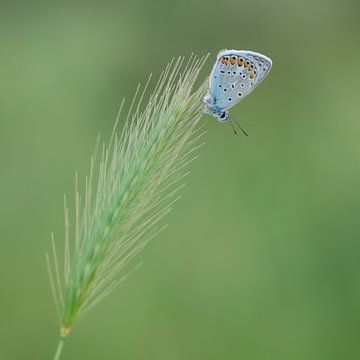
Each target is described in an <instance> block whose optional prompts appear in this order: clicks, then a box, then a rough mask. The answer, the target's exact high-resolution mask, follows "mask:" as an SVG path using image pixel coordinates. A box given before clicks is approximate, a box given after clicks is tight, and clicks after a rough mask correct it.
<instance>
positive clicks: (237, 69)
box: [203, 50, 272, 134]
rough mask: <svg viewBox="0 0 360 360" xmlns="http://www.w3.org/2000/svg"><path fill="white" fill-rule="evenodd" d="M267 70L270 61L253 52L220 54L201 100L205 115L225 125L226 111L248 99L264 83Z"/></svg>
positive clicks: (242, 51) (226, 51)
mask: <svg viewBox="0 0 360 360" xmlns="http://www.w3.org/2000/svg"><path fill="white" fill-rule="evenodd" d="M271 66H272V61H271V59H270V58H268V57H267V56H265V55H262V54H259V53H257V52H254V51H249V50H222V51H220V52H219V53H218V55H217V59H216V63H215V65H214V67H213V69H212V72H211V75H210V81H209V87H208V90H207V93H206V95H205V97H204V99H203V102H204V104H205V112H206V113H208V114H211V115H213V116H215V117H216V118H217V119H218V120H219V121H220V122H222V123H225V122H227V121H229V120H230V117H229V109H230V108H232V107H233V106H235V105H236V104H237V103H238V102H239V101H241V100H242V99H244V98H245V97H246V96H247V95H249V94H250V93H251V92H252V91H253V90H254V89H255V88H256V87H257V86H258V85H259V84H260V83H261V82H262V81H263V80H264V79H265V77H266V76H267V74H268V73H269V71H270V69H271ZM239 126H240V125H239ZM240 128H241V127H240ZM241 130H242V129H241ZM234 131H235V129H234ZM242 131H243V132H244V130H242ZM235 132H236V131H235ZM244 133H245V132H244ZM245 134H246V133H245Z"/></svg>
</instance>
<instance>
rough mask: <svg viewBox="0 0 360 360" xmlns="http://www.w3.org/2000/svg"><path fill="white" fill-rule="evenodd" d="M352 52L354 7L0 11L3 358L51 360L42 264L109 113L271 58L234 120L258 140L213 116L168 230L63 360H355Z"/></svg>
mask: <svg viewBox="0 0 360 360" xmlns="http://www.w3.org/2000/svg"><path fill="white" fill-rule="evenodd" d="M359 39H360V5H359V2H358V1H355V0H354V1H351V0H344V1H335V0H319V1H310V0H303V1H295V0H286V1H285V0H273V1H268V0H253V1H251V2H249V1H243V0H225V1H214V0H206V1H205V0H201V1H195V0H182V1H165V0H152V1H147V0H139V1H137V0H132V1H83V2H81V1H60V2H59V1H56V2H55V1H46V2H37V1H23V2H21V1H1V3H0V49H1V50H0V230H1V233H0V319H1V320H0V358H1V359H4V360H17V359H31V360H32V359H36V360H39V359H51V358H52V356H53V353H54V350H55V346H56V343H57V337H58V326H57V319H56V314H55V309H54V306H53V301H52V297H51V293H50V288H49V284H48V278H47V272H46V267H45V261H44V253H45V252H46V251H48V250H49V249H50V233H51V232H52V231H54V232H55V234H56V236H57V240H58V241H59V243H61V242H62V235H63V210H62V199H63V193H67V194H70V195H71V194H73V183H74V173H75V171H76V170H78V171H79V173H80V175H81V176H84V175H85V174H86V171H87V168H88V164H89V157H90V154H91V152H92V150H93V147H94V143H95V139H96V136H97V134H98V133H99V132H100V133H101V134H103V135H104V136H105V137H107V136H108V135H109V133H110V131H111V128H112V126H113V122H114V119H115V116H116V112H117V108H118V106H119V104H120V100H121V99H122V98H123V97H126V98H131V96H132V95H133V93H134V91H135V89H136V86H137V84H138V83H139V82H141V83H144V82H145V80H146V79H147V77H148V75H149V74H150V73H153V74H154V78H155V79H156V77H157V76H158V75H159V74H160V72H161V70H162V69H163V68H164V66H165V65H166V63H167V62H168V61H169V60H170V59H171V58H172V57H177V56H179V55H190V54H191V53H192V52H194V53H196V54H199V55H203V54H205V53H207V52H211V54H212V55H211V57H210V60H209V61H208V63H207V64H206V66H205V69H204V71H203V73H202V74H201V77H202V78H203V79H205V77H206V76H207V74H208V73H209V72H210V70H211V67H212V62H213V61H214V59H215V56H216V53H217V51H218V50H220V49H223V48H235V49H252V50H257V51H261V52H263V53H265V54H267V55H269V56H270V57H271V58H272V59H273V62H274V67H273V70H272V71H271V73H270V75H269V77H268V78H267V79H266V81H264V83H263V84H262V85H261V86H260V87H259V88H258V89H257V90H256V91H255V92H254V93H253V94H252V95H251V96H249V97H248V98H247V99H246V100H244V101H243V102H242V103H241V104H239V105H238V106H237V107H236V108H235V109H234V110H233V111H232V114H233V115H234V116H235V117H236V118H237V119H238V120H240V122H241V124H242V125H243V126H244V127H245V128H246V129H247V131H248V132H249V134H250V136H249V137H247V138H246V137H245V136H234V135H233V134H232V132H231V128H230V126H222V125H220V124H219V123H217V122H216V120H215V119H214V118H209V117H204V121H205V122H206V123H207V124H206V127H207V130H208V133H207V134H206V136H205V138H204V140H205V142H206V145H205V146H204V148H203V149H202V151H201V152H200V158H199V159H198V160H197V161H196V162H194V163H193V164H192V165H191V170H192V173H191V175H190V176H189V177H188V178H187V183H188V185H187V187H186V189H185V190H184V191H183V198H182V200H181V201H180V202H178V203H177V206H176V207H175V209H174V211H173V212H172V213H171V215H170V216H168V217H167V219H166V223H167V224H169V227H168V229H167V230H166V231H165V232H163V233H162V234H161V235H160V236H158V237H157V238H156V239H155V240H154V241H153V242H152V243H151V244H149V246H148V247H147V248H146V249H145V251H144V252H143V253H142V254H141V256H139V258H138V260H139V261H141V262H142V263H143V264H144V265H143V266H142V267H141V268H140V269H139V270H138V271H137V272H135V273H134V274H133V275H132V276H131V277H130V278H129V279H128V280H127V281H126V282H125V283H123V285H122V286H121V287H120V288H118V289H117V291H115V292H114V293H113V294H112V295H111V296H110V297H108V298H107V299H106V300H105V301H104V302H103V303H102V304H100V305H99V306H98V307H97V308H95V309H94V310H93V311H92V312H91V313H88V314H87V315H86V316H85V317H83V318H82V319H81V321H80V322H79V323H78V324H77V326H76V328H75V329H74V331H73V333H72V334H71V336H70V337H69V338H68V340H67V343H66V347H65V350H64V353H63V359H64V360H66V359H104V360H107V359H127V360H140V359H141V360H142V359H146V360H151V359H156V360H165V359H166V360H169V359H171V360H183V359H189V360H195V359H196V360H198V359H207V360H218V359H251V360H257V359H259V360H260V359H261V360H264V359H267V360H268V359H274V360H282V359H283V360H289V359H291V360H298V359H299V360H300V359H301V360H305V359H306V360H309V359H316V360H319V359H326V360H329V359H336V360H338V359H347V360H350V359H359V358H360V345H359V336H360V308H359V307H360V278H359V277H360V262H359V259H360V186H359V185H360V143H359V135H360V107H359V100H360V98H359V95H360V92H359V80H360V76H359V74H360V70H359V66H360V41H359ZM154 82H155V81H154ZM154 82H153V83H152V84H151V86H154ZM151 86H150V88H151Z"/></svg>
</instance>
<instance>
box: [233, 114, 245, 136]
mask: <svg viewBox="0 0 360 360" xmlns="http://www.w3.org/2000/svg"><path fill="white" fill-rule="evenodd" d="M233 119H234V121H235V122H236V125H237V126H238V127H239V129H240V130H241V131H242V132H243V134H244V135H246V136H249V135H248V134H247V132H246V131H245V130H244V129H243V128H242V127H241V125H240V124H239V122H238V121H237V120H236V119H235V118H233ZM231 125H232V127H233V129H234V125H233V124H232V122H231ZM234 131H235V129H234ZM235 134H237V132H236V131H235Z"/></svg>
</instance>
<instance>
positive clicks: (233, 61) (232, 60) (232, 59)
mask: <svg viewBox="0 0 360 360" xmlns="http://www.w3.org/2000/svg"><path fill="white" fill-rule="evenodd" d="M230 63H231V65H234V64H235V63H236V57H235V56H232V57H231V60H230Z"/></svg>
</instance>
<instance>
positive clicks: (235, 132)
mask: <svg viewBox="0 0 360 360" xmlns="http://www.w3.org/2000/svg"><path fill="white" fill-rule="evenodd" d="M230 124H231V127H232V129H233V131H234V134H235V135H237V134H238V133H237V131H236V130H235V127H234V124H233V122H232V120H230Z"/></svg>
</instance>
